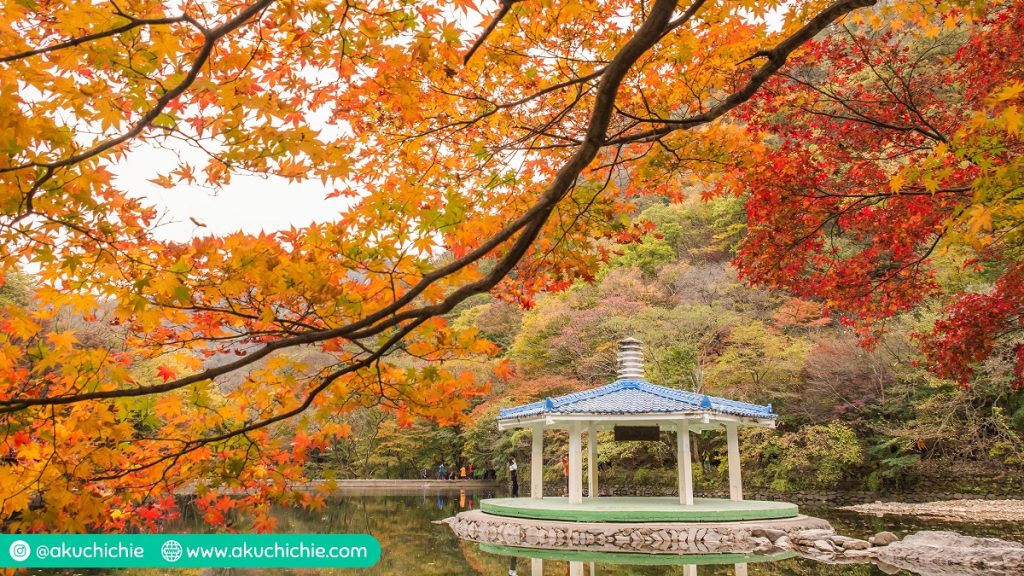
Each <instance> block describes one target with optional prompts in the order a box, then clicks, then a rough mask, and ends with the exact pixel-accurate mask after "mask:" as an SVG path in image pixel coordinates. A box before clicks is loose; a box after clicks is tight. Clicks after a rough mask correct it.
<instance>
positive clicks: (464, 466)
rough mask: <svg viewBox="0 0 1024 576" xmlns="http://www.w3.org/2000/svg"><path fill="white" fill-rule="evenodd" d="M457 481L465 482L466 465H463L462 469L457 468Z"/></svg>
mask: <svg viewBox="0 0 1024 576" xmlns="http://www.w3.org/2000/svg"><path fill="white" fill-rule="evenodd" d="M459 479H460V480H465V479H466V465H465V464H463V465H462V467H461V468H459Z"/></svg>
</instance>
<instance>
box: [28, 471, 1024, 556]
mask: <svg viewBox="0 0 1024 576" xmlns="http://www.w3.org/2000/svg"><path fill="white" fill-rule="evenodd" d="M453 484H454V483H453ZM453 488H454V489H452V490H448V491H442V492H438V491H435V490H431V491H423V490H420V489H417V490H413V491H406V492H404V493H396V494H382V493H380V492H376V493H363V494H357V493H346V494H343V495H340V496H338V497H336V498H333V499H331V500H330V501H329V502H328V505H327V507H326V508H325V509H323V510H319V511H314V510H305V511H304V510H292V509H289V510H280V511H278V512H277V514H276V519H277V522H278V528H277V530H278V531H279V532H290V533H303V532H320V533H323V532H332V533H357V534H359V533H368V534H372V535H373V536H375V537H376V538H377V539H378V540H379V541H380V543H381V548H382V549H383V552H384V553H383V556H382V557H381V561H380V563H378V564H377V565H376V566H374V567H373V568H370V569H366V570H342V569H339V570H249V569H245V570H177V571H175V572H174V574H175V576H228V575H230V576H327V575H332V576H333V575H337V576H409V575H416V576H462V575H466V576H506V575H508V574H510V573H512V571H513V570H514V571H515V574H516V576H526V575H527V574H529V575H530V576H566V574H580V575H587V576H693V575H694V574H699V576H736V575H737V574H743V573H744V572H742V570H746V574H748V576H885V574H887V573H886V572H883V571H882V570H881V569H880V568H878V567H877V566H873V565H866V564H860V565H831V564H821V563H818V562H814V561H812V560H807V559H803V558H798V557H792V556H791V555H789V556H780V557H771V558H764V557H761V558H749V557H741V558H732V559H721V558H719V560H722V562H721V563H719V564H700V565H685V564H678V565H667V564H665V563H664V561H665V559H666V558H669V559H671V558H676V559H678V558H679V557H678V556H662V555H651V554H639V555H638V554H623V555H619V556H623V557H622V558H608V557H606V556H605V557H600V556H593V555H591V556H582V557H576V558H558V557H555V556H545V555H544V554H542V553H541V552H545V551H537V550H524V549H515V550H517V551H518V553H516V554H509V553H506V552H505V551H501V553H499V552H497V551H487V550H482V549H481V546H480V545H478V544H476V543H473V542H465V541H461V540H459V539H458V538H456V537H455V535H454V534H453V533H452V531H451V529H450V528H449V527H448V526H446V525H443V524H441V525H438V524H434V523H433V522H436V521H438V520H441V519H443V518H448V517H450V516H454V515H455V514H457V513H459V512H461V511H463V510H468V509H472V508H477V507H478V504H479V502H480V499H481V498H493V497H494V496H495V494H493V493H487V492H477V491H471V490H470V491H465V492H464V493H460V491H459V490H458V489H457V488H455V487H454V486H453ZM805 511H806V512H807V513H809V514H812V515H814V516H818V517H820V518H825V519H826V520H828V521H830V522H832V524H833V525H834V526H835V527H836V529H837V530H838V531H839V532H840V533H842V534H846V535H850V536H855V537H858V538H865V537H867V536H870V535H871V534H874V533H875V532H878V531H881V530H891V531H893V532H896V533H897V534H899V535H901V536H902V535H904V534H906V533H907V532H908V531H916V530H923V529H933V530H934V529H954V530H958V531H960V532H964V533H968V534H971V535H975V536H998V537H1000V538H1004V539H1007V540H1017V541H1024V524H1020V523H1018V524H1011V523H1002V524H998V523H987V524H975V525H972V524H948V523H945V524H943V523H936V522H929V521H924V520H900V519H897V518H892V517H884V518H876V517H873V516H861V515H856V514H854V513H849V512H842V511H839V510H836V509H830V508H814V509H811V508H807V509H806V510H805ZM203 529H204V526H203V524H202V522H201V520H200V514H199V513H198V512H197V511H195V510H188V509H186V510H184V511H183V515H182V519H181V520H180V523H179V524H177V525H175V526H171V527H168V530H167V531H168V532H194V531H200V530H203ZM239 529H240V530H241V531H243V532H244V531H247V530H246V528H245V526H244V525H242V524H241V523H239ZM690 560H693V558H690ZM705 560H707V561H711V559H705ZM725 560H728V561H727V562H726V561H725ZM758 560H762V561H760V562H759V561H758ZM655 561H657V562H658V563H655ZM737 565H741V566H742V567H741V568H739V570H741V571H739V572H738V571H737ZM29 573H30V574H39V575H43V574H45V575H47V576H52V575H56V574H59V575H61V576H71V575H79V574H81V575H83V576H85V575H89V576H101V575H102V576H106V575H108V574H110V575H113V576H129V575H130V576H136V575H138V576H163V575H164V574H167V572H166V571H162V570H131V571H127V570H124V571H120V572H117V571H111V570H64V571H62V570H49V571H46V570H33V571H29ZM897 574H899V575H900V576H911V575H910V573H908V572H898V573H897Z"/></svg>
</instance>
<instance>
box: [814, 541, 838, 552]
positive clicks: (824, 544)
mask: <svg viewBox="0 0 1024 576" xmlns="http://www.w3.org/2000/svg"><path fill="white" fill-rule="evenodd" d="M814 547H815V548H817V549H818V550H821V551H822V552H835V551H836V549H835V546H832V543H831V542H829V541H828V540H815V541H814Z"/></svg>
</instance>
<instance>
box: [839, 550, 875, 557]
mask: <svg viewBox="0 0 1024 576" xmlns="http://www.w3.org/2000/svg"><path fill="white" fill-rule="evenodd" d="M872 555H874V552H872V551H871V550H847V549H844V550H843V557H845V558H867V557H869V556H872Z"/></svg>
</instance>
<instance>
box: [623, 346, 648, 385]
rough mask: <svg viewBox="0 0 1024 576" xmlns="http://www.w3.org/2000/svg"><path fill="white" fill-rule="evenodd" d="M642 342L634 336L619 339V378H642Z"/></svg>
mask: <svg viewBox="0 0 1024 576" xmlns="http://www.w3.org/2000/svg"><path fill="white" fill-rule="evenodd" d="M643 346H644V343H643V342H641V341H639V340H637V339H636V338H623V339H622V340H619V354H618V365H619V373H618V379H619V380H643V379H644V350H643Z"/></svg>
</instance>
